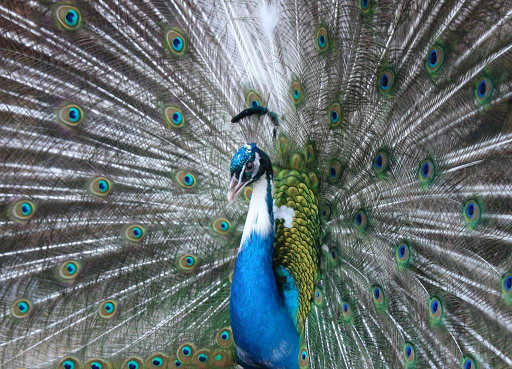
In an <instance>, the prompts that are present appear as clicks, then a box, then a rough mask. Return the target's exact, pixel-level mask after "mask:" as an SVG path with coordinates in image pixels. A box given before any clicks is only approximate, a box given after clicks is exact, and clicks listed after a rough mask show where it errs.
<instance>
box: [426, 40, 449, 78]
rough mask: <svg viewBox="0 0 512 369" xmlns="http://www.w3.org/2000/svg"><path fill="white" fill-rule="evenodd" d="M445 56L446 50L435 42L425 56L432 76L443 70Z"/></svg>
mask: <svg viewBox="0 0 512 369" xmlns="http://www.w3.org/2000/svg"><path fill="white" fill-rule="evenodd" d="M444 58H445V50H444V47H443V46H442V45H441V44H434V46H432V47H431V48H430V49H429V50H428V52H427V56H426V58H425V68H426V69H427V72H428V73H429V74H430V75H431V76H435V75H437V74H439V72H440V71H441V69H442V67H443V64H444Z"/></svg>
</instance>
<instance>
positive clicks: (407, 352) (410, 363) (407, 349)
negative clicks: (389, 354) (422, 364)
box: [403, 342, 416, 368]
mask: <svg viewBox="0 0 512 369" xmlns="http://www.w3.org/2000/svg"><path fill="white" fill-rule="evenodd" d="M403 352H404V360H405V365H406V367H407V368H414V366H415V364H416V349H415V348H414V345H413V344H412V343H410V342H405V343H404V350H403Z"/></svg>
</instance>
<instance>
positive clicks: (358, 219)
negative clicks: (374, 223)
mask: <svg viewBox="0 0 512 369" xmlns="http://www.w3.org/2000/svg"><path fill="white" fill-rule="evenodd" d="M354 227H355V228H356V229H357V230H358V231H360V232H362V231H365V230H366V228H368V214H367V213H366V211H365V210H364V209H359V210H358V211H357V212H356V214H355V215H354Z"/></svg>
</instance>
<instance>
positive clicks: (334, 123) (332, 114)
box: [327, 102, 343, 128]
mask: <svg viewBox="0 0 512 369" xmlns="http://www.w3.org/2000/svg"><path fill="white" fill-rule="evenodd" d="M327 118H328V121H329V125H330V127H331V128H336V127H339V126H340V125H341V121H342V118H343V113H342V110H341V105H340V103H338V102H334V103H332V104H331V106H330V107H329V113H328V117H327Z"/></svg>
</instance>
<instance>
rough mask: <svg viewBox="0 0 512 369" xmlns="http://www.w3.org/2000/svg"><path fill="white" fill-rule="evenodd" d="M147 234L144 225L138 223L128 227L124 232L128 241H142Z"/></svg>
mask: <svg viewBox="0 0 512 369" xmlns="http://www.w3.org/2000/svg"><path fill="white" fill-rule="evenodd" d="M145 234H146V230H145V229H144V227H142V226H141V225H138V224H133V225H131V226H129V227H128V228H126V230H125V232H124V236H125V238H126V239H127V240H128V241H131V242H140V241H142V239H143V238H144V235H145Z"/></svg>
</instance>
